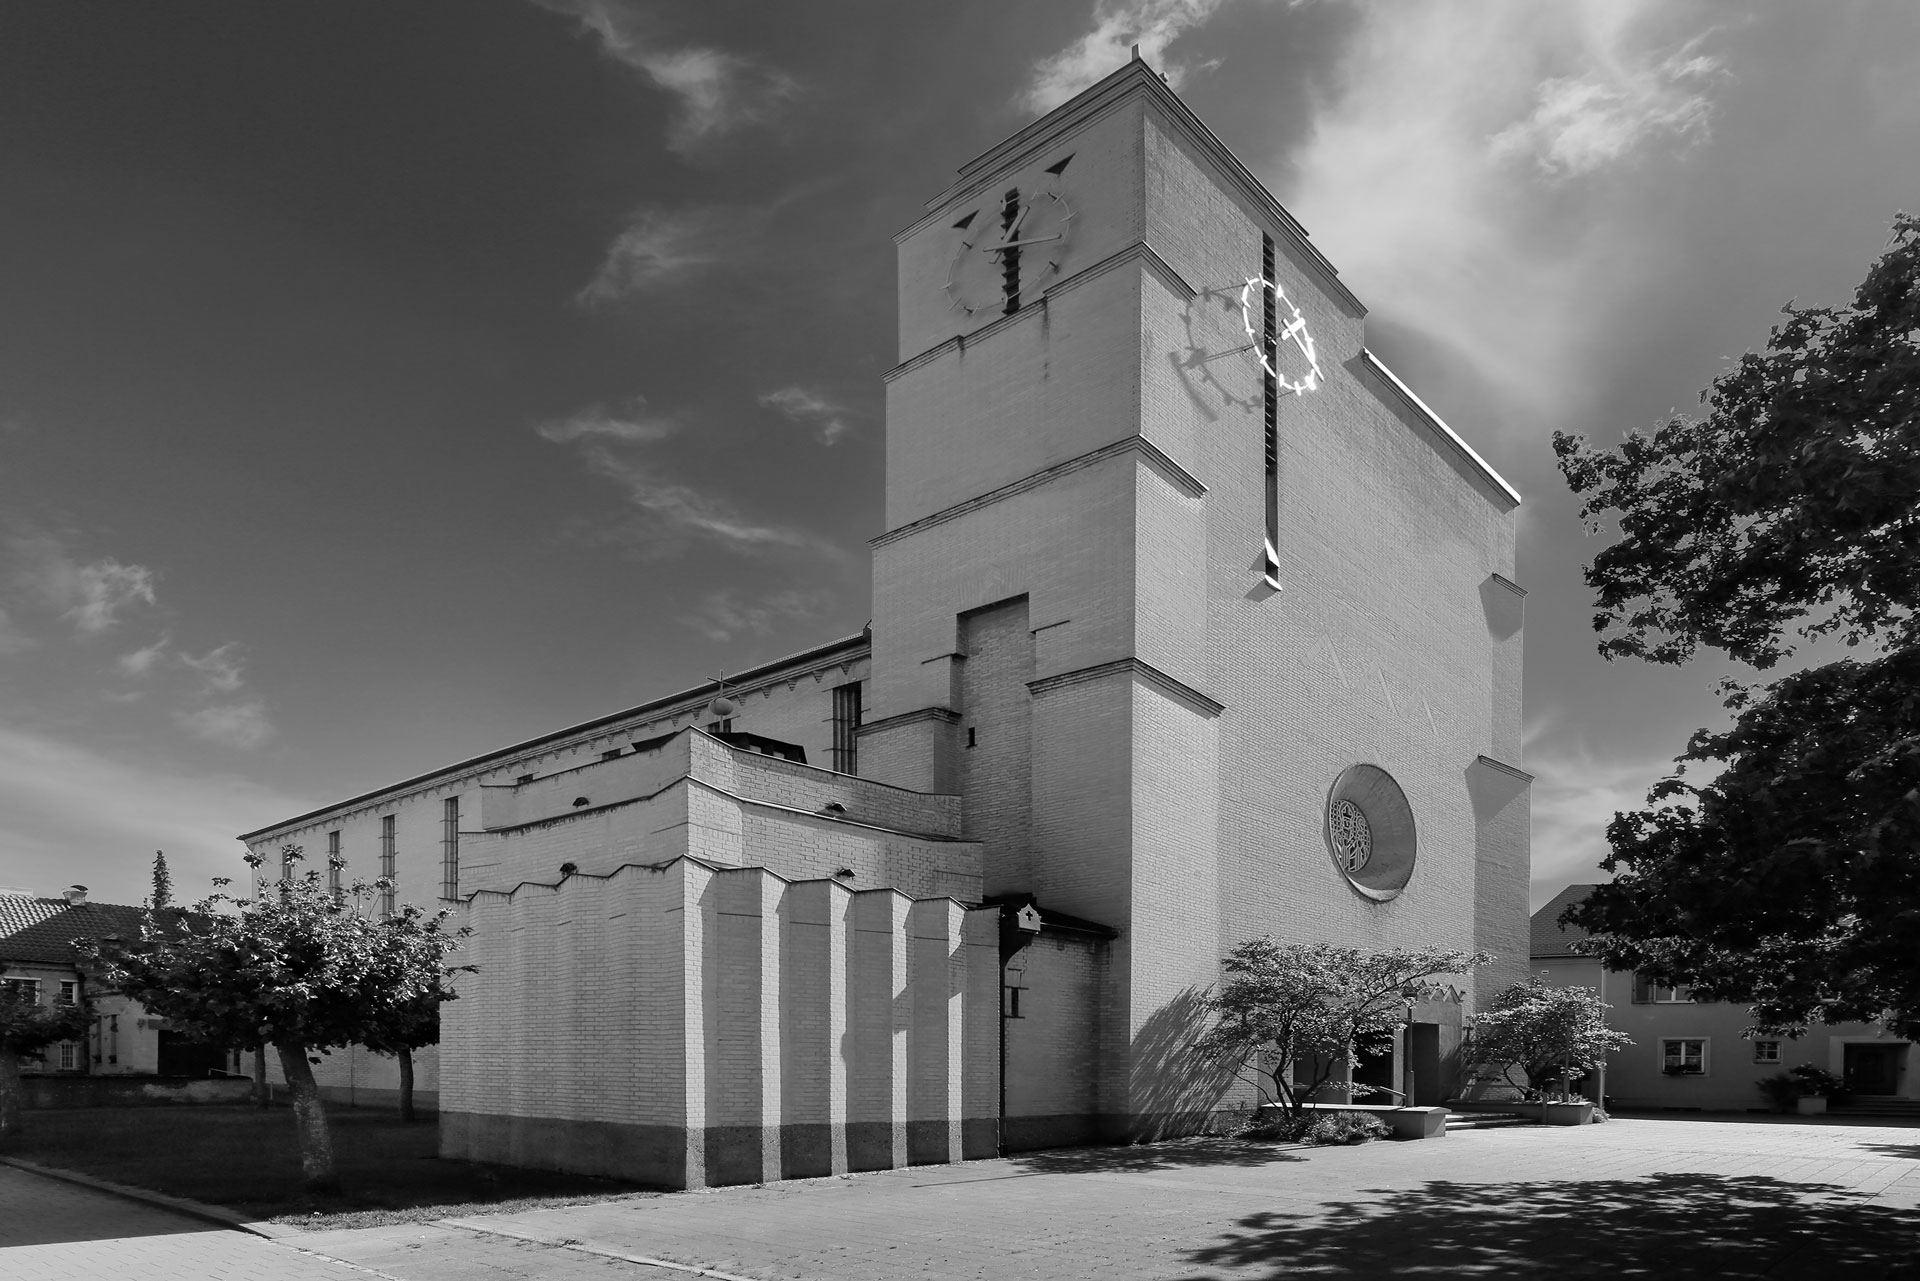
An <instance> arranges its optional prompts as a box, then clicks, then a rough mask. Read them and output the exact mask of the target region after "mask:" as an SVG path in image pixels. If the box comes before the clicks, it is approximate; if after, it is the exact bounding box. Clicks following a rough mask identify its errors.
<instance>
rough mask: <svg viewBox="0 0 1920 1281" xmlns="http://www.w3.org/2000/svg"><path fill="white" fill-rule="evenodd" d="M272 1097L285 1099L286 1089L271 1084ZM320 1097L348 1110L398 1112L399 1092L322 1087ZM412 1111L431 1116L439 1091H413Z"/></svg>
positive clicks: (337, 1086) (331, 1086) (361, 1088)
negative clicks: (379, 1109)
mask: <svg viewBox="0 0 1920 1281" xmlns="http://www.w3.org/2000/svg"><path fill="white" fill-rule="evenodd" d="M273 1097H274V1099H275V1100H282V1099H285V1098H286V1097H287V1087H286V1086H285V1085H283V1084H281V1083H280V1082H278V1081H275V1082H274V1083H273ZM320 1097H321V1098H322V1099H325V1100H326V1101H327V1102H328V1103H329V1104H336V1105H338V1106H340V1107H349V1108H385V1109H387V1110H389V1111H394V1112H397V1111H399V1110H400V1091H398V1090H369V1089H367V1088H366V1087H365V1086H354V1087H351V1088H349V1087H347V1086H344V1085H323V1086H321V1087H320ZM413 1110H414V1111H416V1112H419V1113H421V1114H423V1115H428V1116H430V1115H432V1114H433V1113H435V1112H438V1111H439V1110H440V1091H438V1090H415V1091H414V1092H413Z"/></svg>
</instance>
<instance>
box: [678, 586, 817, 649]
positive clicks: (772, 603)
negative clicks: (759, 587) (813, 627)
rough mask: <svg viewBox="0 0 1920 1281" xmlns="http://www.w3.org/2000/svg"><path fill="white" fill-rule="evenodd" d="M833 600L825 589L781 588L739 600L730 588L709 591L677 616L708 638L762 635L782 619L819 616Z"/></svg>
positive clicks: (738, 595)
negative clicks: (773, 591)
mask: <svg viewBox="0 0 1920 1281" xmlns="http://www.w3.org/2000/svg"><path fill="white" fill-rule="evenodd" d="M832 602H833V595H832V593H831V592H826V591H797V590H794V591H784V592H776V593H774V594H773V595H771V596H760V597H755V598H753V599H751V600H742V599H741V597H740V593H738V592H736V591H734V590H733V589H732V588H721V589H720V590H718V591H712V592H708V593H707V594H706V595H705V596H702V597H701V598H700V601H699V603H698V604H697V605H695V606H694V607H693V608H692V609H691V610H689V611H687V612H686V613H685V614H682V615H680V617H679V618H678V619H677V620H676V621H678V622H679V623H681V624H682V625H684V626H686V627H691V628H692V629H693V630H694V631H696V632H698V633H700V635H702V636H704V637H706V638H707V639H708V640H710V641H716V642H718V641H728V640H732V639H733V638H734V637H736V636H741V635H753V636H765V635H767V634H769V633H770V632H772V631H773V629H774V628H775V626H777V625H778V624H781V623H787V622H794V621H799V620H804V619H810V618H818V617H819V616H820V614H821V612H822V611H823V610H825V609H826V607H827V606H828V605H830V604H832Z"/></svg>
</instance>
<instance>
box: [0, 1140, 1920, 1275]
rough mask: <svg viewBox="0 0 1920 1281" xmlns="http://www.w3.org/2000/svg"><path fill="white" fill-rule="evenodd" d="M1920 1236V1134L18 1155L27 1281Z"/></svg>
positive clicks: (1656, 1253)
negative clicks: (425, 1218)
mask: <svg viewBox="0 0 1920 1281" xmlns="http://www.w3.org/2000/svg"><path fill="white" fill-rule="evenodd" d="M296 1247H297V1248H296ZM1916 1251H1920V1128H1915V1127H1912V1126H1904V1127H1902V1126H1886V1127H1865V1126H1839V1125H1797V1124H1791V1123H1784V1124H1783V1123H1773V1122H1771V1121H1769V1120H1767V1119H1755V1120H1751V1121H1745V1120H1739V1119H1728V1118H1701V1119H1699V1120H1668V1119H1658V1120H1652V1119H1637V1118H1635V1119H1626V1120H1617V1121H1614V1122H1612V1123H1610V1124H1608V1125H1604V1126H1589V1127H1585V1128H1581V1129H1558V1128H1553V1129H1549V1128H1546V1127H1516V1128H1513V1129H1501V1130H1480V1131H1469V1132H1465V1133H1458V1134H1453V1135H1449V1136H1447V1137H1446V1138H1443V1139H1438V1140H1431V1141H1426V1142H1419V1143H1374V1144H1369V1145H1366V1146H1364V1147H1357V1148H1311V1149H1275V1148H1268V1147H1260V1146H1255V1145H1241V1144H1234V1143H1225V1142H1217V1141H1194V1142H1189V1143H1185V1144H1168V1145H1159V1146H1154V1147H1142V1148H1107V1149H1099V1148H1095V1149H1079V1150H1073V1151H1063V1152H1042V1153H1033V1154H1029V1155H1027V1156H1023V1157H1015V1158H1008V1159H1005V1160H996V1161H975V1162H969V1163H967V1164H965V1165H957V1166H925V1167H919V1168H915V1169H908V1170H892V1171H885V1172H879V1173H873V1174H861V1175H854V1176H850V1177H847V1178H840V1179H816V1180H806V1181H801V1182H793V1183H780V1184H769V1185H766V1186H763V1187H742V1188H722V1189H718V1190H715V1191H710V1192H695V1193H684V1194H677V1195H672V1196H664V1197H651V1198H640V1199H635V1200H631V1201H613V1202H603V1203H599V1204H594V1205H583V1206H573V1207H568V1208H564V1209H555V1210H534V1211H525V1212H521V1213H515V1214H503V1215H487V1216H475V1217H472V1218H468V1219H461V1220H441V1221H438V1222H435V1223H423V1224H407V1225H403V1226H398V1227H390V1228H367V1229H353V1230H333V1231H319V1232H310V1233H301V1234H300V1235H298V1236H296V1237H293V1238H289V1239H287V1240H283V1241H266V1240H262V1239H260V1238H257V1237H252V1236H248V1235H246V1234H244V1233H240V1232H234V1231H220V1230H218V1229H212V1230H210V1229H208V1228H207V1227H205V1226H204V1225H202V1224H200V1223H197V1222H194V1221H192V1220H187V1219H183V1218H180V1217H178V1216H175V1215H173V1214H172V1213H171V1212H168V1211H164V1210H158V1209H154V1208H152V1207H147V1206H142V1205H137V1204H133V1203H130V1202H126V1201H123V1200H121V1199H119V1198H115V1197H111V1196H106V1195H105V1194H101V1193H97V1192H92V1191H89V1190H87V1189H82V1188H73V1187H70V1186H69V1185H65V1184H58V1183H54V1182H53V1181H51V1180H47V1179H41V1178H37V1177H36V1176H33V1175H29V1174H26V1173H24V1172H21V1171H15V1170H8V1169H0V1278H6V1279H7V1281H12V1278H15V1277H19V1278H29V1277H30V1278H35V1279H36V1281H38V1279H39V1278H45V1279H46V1281H68V1279H69V1278H80V1277H83V1276H84V1277H85V1278H86V1281H144V1278H147V1277H155V1278H159V1277H165V1278H196V1277H270V1278H283V1277H284V1278H289V1279H290V1281H307V1279H308V1278H328V1279H330V1281H344V1279H345V1278H349V1277H353V1276H355V1275H358V1276H360V1277H366V1276H367V1275H368V1274H367V1272H366V1271H360V1272H357V1273H356V1271H355V1270H354V1268H350V1267H349V1266H347V1265H355V1267H357V1268H359V1269H367V1270H371V1271H372V1273H373V1275H375V1276H381V1277H387V1278H397V1279H398V1281H458V1279H463V1278H477V1277H485V1278H498V1277H502V1276H505V1277H526V1278H542V1279H549V1281H584V1279H585V1278H597V1279H599V1281H609V1279H611V1278H622V1277H639V1278H650V1279H657V1281H682V1279H683V1278H687V1277H688V1276H690V1275H693V1274H694V1271H695V1270H696V1269H705V1270H708V1272H707V1275H710V1276H719V1277H743V1278H751V1279H753V1281H773V1279H776V1278H778V1279H782V1281H792V1279H802V1281H882V1279H885V1281H892V1279H894V1278H907V1277H912V1278H988V1277H992V1278H1006V1277H1042V1278H1058V1279H1060V1281H1074V1279H1076V1278H1087V1279H1088V1281H1092V1279H1093V1278H1098V1279H1099V1281H1125V1279H1127V1278H1192V1279H1198V1278H1223V1279H1224V1278H1248V1277H1260V1278H1280V1277H1294V1276H1307V1275H1311V1276H1321V1277H1373V1276H1380V1275H1386V1276H1396V1275H1426V1276H1473V1275H1485V1276H1489V1277H1499V1278H1506V1277H1536V1276H1537V1277H1555V1278H1559V1277H1568V1276H1571V1277H1587V1276H1594V1277H1598V1276H1608V1277H1620V1276H1636V1275H1647V1276H1654V1275H1657V1276H1660V1277H1661V1278H1662V1279H1663V1281H1668V1279H1670V1278H1675V1277H1702V1278H1705V1277H1761V1276H1766V1277H1777V1278H1795V1279H1797V1278H1801V1277H1809V1276H1818V1277H1820V1278H1821V1279H1822V1281H1828V1279H1829V1278H1837V1277H1848V1276H1871V1277H1885V1276H1893V1275H1902V1274H1903V1272H1904V1270H1907V1269H1910V1268H1911V1266H1912V1261H1913V1259H1914V1258H1915V1255H1916ZM322 1256H324V1257H322ZM644 1260H654V1261H660V1262H661V1263H663V1264H677V1265H679V1266H678V1267H671V1266H653V1265H650V1264H648V1263H646V1262H643V1261H644Z"/></svg>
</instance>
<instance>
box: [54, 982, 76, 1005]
mask: <svg viewBox="0 0 1920 1281" xmlns="http://www.w3.org/2000/svg"><path fill="white" fill-rule="evenodd" d="M53 1003H54V1004H55V1005H78V1004H79V1003H80V980H79V979H61V980H60V995H59V996H57V997H55V998H54V1001H53Z"/></svg>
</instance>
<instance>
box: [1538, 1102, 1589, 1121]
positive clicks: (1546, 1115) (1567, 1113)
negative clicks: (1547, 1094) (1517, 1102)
mask: <svg viewBox="0 0 1920 1281" xmlns="http://www.w3.org/2000/svg"><path fill="white" fill-rule="evenodd" d="M1540 1123H1541V1124H1542V1125H1591V1124H1593V1104H1591V1103H1542V1104H1541V1105H1540Z"/></svg>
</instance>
